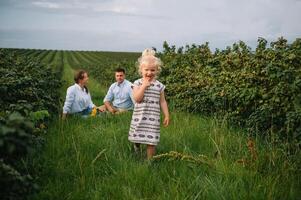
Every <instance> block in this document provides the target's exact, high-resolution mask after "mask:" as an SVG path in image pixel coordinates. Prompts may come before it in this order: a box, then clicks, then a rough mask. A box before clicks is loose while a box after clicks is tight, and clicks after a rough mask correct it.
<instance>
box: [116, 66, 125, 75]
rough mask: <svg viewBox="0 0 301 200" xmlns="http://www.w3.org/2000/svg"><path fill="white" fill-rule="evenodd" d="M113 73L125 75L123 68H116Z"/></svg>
mask: <svg viewBox="0 0 301 200" xmlns="http://www.w3.org/2000/svg"><path fill="white" fill-rule="evenodd" d="M115 72H123V73H124V74H125V70H124V69H123V68H120V67H118V68H117V69H116V70H115Z"/></svg>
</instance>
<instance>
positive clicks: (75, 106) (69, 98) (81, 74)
mask: <svg viewBox="0 0 301 200" xmlns="http://www.w3.org/2000/svg"><path fill="white" fill-rule="evenodd" d="M88 80H89V76H88V73H87V72H86V71H84V70H79V71H78V72H77V73H76V74H75V76H74V81H75V84H74V85H72V86H70V87H68V89H67V95H66V100H65V103H64V107H63V115H62V118H63V119H65V118H66V116H67V115H68V114H77V115H82V116H88V115H89V114H90V113H91V111H92V109H93V108H94V107H96V106H95V105H94V104H93V102H92V100H91V95H90V93H89V90H88V87H87V86H86V84H87V83H88Z"/></svg>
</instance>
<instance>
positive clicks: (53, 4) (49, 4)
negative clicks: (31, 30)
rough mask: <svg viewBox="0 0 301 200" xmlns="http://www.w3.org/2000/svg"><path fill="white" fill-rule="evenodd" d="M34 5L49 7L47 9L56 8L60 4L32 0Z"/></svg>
mask: <svg viewBox="0 0 301 200" xmlns="http://www.w3.org/2000/svg"><path fill="white" fill-rule="evenodd" d="M32 4H33V5H34V6H37V7H41V8H49V9H58V8H61V6H60V5H59V4H58V3H53V2H47V1H34V2H32Z"/></svg>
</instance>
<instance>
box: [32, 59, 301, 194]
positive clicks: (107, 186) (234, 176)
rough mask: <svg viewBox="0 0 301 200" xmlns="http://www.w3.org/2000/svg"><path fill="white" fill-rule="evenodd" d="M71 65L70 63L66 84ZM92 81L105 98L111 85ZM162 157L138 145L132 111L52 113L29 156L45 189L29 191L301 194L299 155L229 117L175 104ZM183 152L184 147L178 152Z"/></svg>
mask: <svg viewBox="0 0 301 200" xmlns="http://www.w3.org/2000/svg"><path fill="white" fill-rule="evenodd" d="M71 72H72V69H71V67H70V66H69V65H66V64H65V65H64V76H63V77H64V80H66V82H65V86H64V87H65V88H63V89H62V93H64V91H65V89H66V87H67V86H68V85H70V84H71V83H72V77H71V76H72V73H71ZM89 88H90V90H91V92H92V96H93V99H94V102H95V103H96V104H100V103H101V100H102V98H103V96H104V94H105V91H106V88H104V87H103V86H101V85H99V84H98V83H97V82H96V81H95V80H93V78H90V80H89ZM171 119H172V121H171V125H170V126H169V127H168V128H162V129H161V141H160V144H159V145H158V147H157V155H160V156H158V157H157V158H156V159H154V160H152V161H150V162H149V161H147V160H146V159H145V157H146V152H145V149H144V150H143V151H142V152H141V155H136V154H134V153H133V149H132V145H131V144H130V142H129V141H128V140H127V134H128V130H129V124H130V120H131V113H126V114H122V115H116V116H113V115H110V114H107V115H102V116H100V117H96V118H88V119H80V118H69V119H68V120H67V121H64V122H63V121H61V120H60V119H58V120H56V121H54V122H53V123H52V124H51V126H50V128H49V133H48V134H47V136H46V141H47V142H46V145H45V147H44V149H43V150H42V152H40V153H37V154H36V155H35V156H34V159H33V160H30V161H28V162H29V163H31V164H32V165H33V166H34V169H35V170H36V172H35V173H37V174H38V175H39V178H38V183H39V185H40V190H39V192H37V193H36V194H34V195H32V196H30V197H29V199H298V198H299V197H300V195H301V193H300V190H299V189H300V170H299V169H298V168H299V167H300V155H299V156H298V155H297V156H296V155H295V156H292V157H290V156H289V155H288V154H287V153H286V152H285V151H283V148H281V147H280V146H277V145H276V144H273V143H267V142H264V141H262V139H260V138H256V137H255V138H252V139H250V138H249V137H248V136H247V135H246V134H245V133H244V131H243V130H241V129H234V128H231V127H229V126H228V125H227V123H226V122H224V121H223V120H218V119H212V118H204V117H201V116H197V115H192V114H188V113H183V112H177V111H176V110H172V111H171ZM176 152H178V154H177V153H176Z"/></svg>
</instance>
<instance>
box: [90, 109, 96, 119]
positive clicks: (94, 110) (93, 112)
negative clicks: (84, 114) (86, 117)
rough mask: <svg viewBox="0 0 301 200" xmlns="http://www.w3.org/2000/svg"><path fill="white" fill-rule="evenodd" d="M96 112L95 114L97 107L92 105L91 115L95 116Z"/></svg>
mask: <svg viewBox="0 0 301 200" xmlns="http://www.w3.org/2000/svg"><path fill="white" fill-rule="evenodd" d="M96 114H97V108H96V107H94V108H93V109H92V112H91V117H95V116H96Z"/></svg>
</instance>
